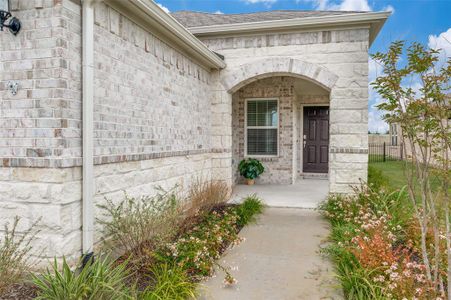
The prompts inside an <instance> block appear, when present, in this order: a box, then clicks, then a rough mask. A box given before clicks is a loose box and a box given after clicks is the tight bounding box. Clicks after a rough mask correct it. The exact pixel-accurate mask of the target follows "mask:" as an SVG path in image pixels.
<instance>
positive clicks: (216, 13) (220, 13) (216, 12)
mask: <svg viewBox="0 0 451 300" xmlns="http://www.w3.org/2000/svg"><path fill="white" fill-rule="evenodd" d="M214 14H215V15H223V14H224V13H223V12H222V11H220V10H217V11H215V12H214Z"/></svg>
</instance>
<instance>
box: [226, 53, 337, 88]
mask: <svg viewBox="0 0 451 300" xmlns="http://www.w3.org/2000/svg"><path fill="white" fill-rule="evenodd" d="M283 75H286V76H294V77H300V78H302V79H306V80H309V81H312V82H314V83H316V84H318V85H320V86H322V87H323V88H325V89H327V90H328V91H330V90H332V87H333V86H334V84H335V82H336V81H337V79H338V76H337V75H335V74H334V73H332V72H331V71H329V70H328V69H326V68H324V67H322V66H319V65H316V64H312V63H308V62H305V61H302V60H299V59H294V58H290V57H274V58H265V59H259V60H256V61H252V62H249V63H246V64H244V65H241V66H238V67H236V68H232V69H227V68H226V69H225V70H224V71H222V74H221V83H222V84H223V86H224V88H225V89H226V91H228V92H229V93H230V94H232V93H234V92H236V91H237V90H239V89H240V88H241V87H243V86H245V85H247V84H249V83H251V82H253V81H256V80H258V79H262V78H267V77H271V76H283Z"/></svg>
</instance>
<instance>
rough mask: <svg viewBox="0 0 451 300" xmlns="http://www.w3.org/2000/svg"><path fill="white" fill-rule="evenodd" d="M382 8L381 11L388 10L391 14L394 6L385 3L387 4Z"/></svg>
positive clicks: (393, 11)
mask: <svg viewBox="0 0 451 300" xmlns="http://www.w3.org/2000/svg"><path fill="white" fill-rule="evenodd" d="M382 10H383V11H389V12H391V13H392V14H394V13H395V8H394V7H393V6H392V5H387V6H385V7H384V8H383V9H382Z"/></svg>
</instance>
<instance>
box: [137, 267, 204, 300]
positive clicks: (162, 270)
mask: <svg viewBox="0 0 451 300" xmlns="http://www.w3.org/2000/svg"><path fill="white" fill-rule="evenodd" d="M152 277H153V280H154V282H155V283H154V284H153V285H151V286H149V287H148V288H147V289H146V290H145V291H144V293H143V294H142V295H141V296H140V297H139V299H142V300H168V299H171V300H172V299H173V300H185V299H195V298H196V295H197V294H196V289H197V285H196V284H195V283H193V282H192V281H191V280H190V278H189V277H188V275H187V274H186V272H185V270H183V269H182V268H181V267H179V266H177V265H169V264H166V263H162V264H159V265H157V266H155V267H154V268H153V269H152Z"/></svg>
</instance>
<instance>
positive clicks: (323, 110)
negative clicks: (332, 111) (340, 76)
mask: <svg viewBox="0 0 451 300" xmlns="http://www.w3.org/2000/svg"><path fill="white" fill-rule="evenodd" d="M303 142H304V145H303V147H304V156H303V159H302V161H303V171H304V173H327V172H328V166H329V107H327V106H312V107H304V140H303Z"/></svg>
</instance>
